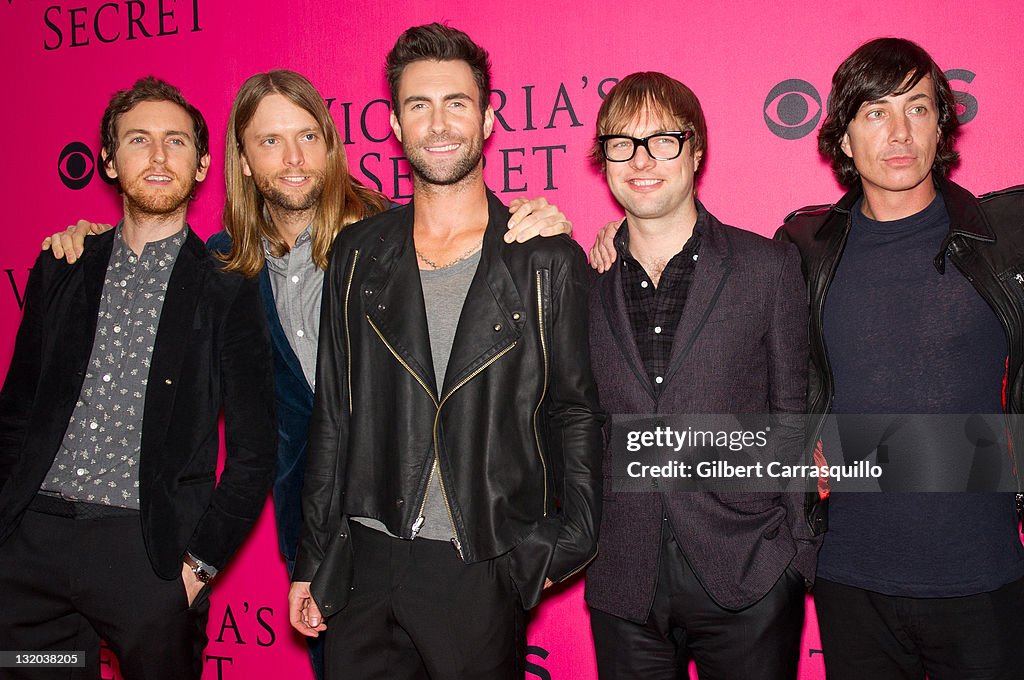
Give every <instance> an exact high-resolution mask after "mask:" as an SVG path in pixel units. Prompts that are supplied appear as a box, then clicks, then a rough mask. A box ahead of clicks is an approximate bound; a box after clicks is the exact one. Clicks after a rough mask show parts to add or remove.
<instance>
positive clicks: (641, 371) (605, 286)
mask: <svg viewBox="0 0 1024 680" xmlns="http://www.w3.org/2000/svg"><path fill="white" fill-rule="evenodd" d="M619 228H620V229H624V228H626V223H625V221H623V222H622V224H621V225H620V227H619ZM597 285H598V292H599V293H600V295H601V309H602V310H603V311H604V314H605V317H606V318H607V319H608V327H609V328H610V330H611V332H612V336H613V337H614V338H615V345H616V347H618V349H619V352H621V353H622V356H623V358H624V359H625V360H626V363H627V364H628V365H629V368H630V370H631V371H632V372H633V375H634V376H636V379H637V382H639V383H640V385H641V386H643V388H644V390H646V391H647V393H648V394H649V395H650V396H651V399H653V400H657V398H658V397H657V394H656V393H655V392H654V386H653V385H652V384H651V378H650V376H648V375H647V369H646V368H644V362H643V359H642V358H641V357H640V350H639V348H638V347H637V346H636V337H634V335H633V324H632V322H631V321H630V320H629V314H628V313H627V312H626V300H625V296H624V293H623V292H622V263H617V264H616V266H614V267H612V269H611V271H609V272H608V274H607V275H605V276H602V277H601V278H600V279H598V282H597Z"/></svg>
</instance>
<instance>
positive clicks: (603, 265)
mask: <svg viewBox="0 0 1024 680" xmlns="http://www.w3.org/2000/svg"><path fill="white" fill-rule="evenodd" d="M620 224H622V220H615V221H613V222H609V223H608V224H606V225H604V226H603V227H601V229H600V230H598V232H597V238H595V239H594V245H593V246H592V247H591V248H590V266H591V267H593V268H594V269H596V270H597V272H598V273H599V274H604V273H605V272H606V271H608V270H609V269H611V268H612V265H613V264H615V259H616V257H618V255H617V254H616V252H615V234H616V233H617V232H618V231H619V225H620Z"/></svg>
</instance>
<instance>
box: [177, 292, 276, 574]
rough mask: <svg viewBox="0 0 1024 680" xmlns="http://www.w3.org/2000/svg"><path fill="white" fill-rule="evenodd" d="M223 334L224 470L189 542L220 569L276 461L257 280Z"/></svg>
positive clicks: (252, 515) (254, 513) (236, 304)
mask: <svg viewBox="0 0 1024 680" xmlns="http://www.w3.org/2000/svg"><path fill="white" fill-rule="evenodd" d="M222 332H223V334H224V339H223V343H222V345H221V349H220V383H221V384H220V389H221V399H222V403H223V404H224V449H225V459H224V469H223V471H222V472H221V475H220V479H219V481H218V483H217V488H216V489H215V490H214V492H213V497H212V498H211V500H210V504H209V506H208V507H207V509H206V512H205V513H204V514H203V517H202V519H201V520H200V521H199V525H198V526H197V527H196V530H195V532H194V533H193V535H192V539H191V541H190V542H189V546H188V550H189V552H191V553H192V554H193V555H195V556H196V557H197V558H199V559H201V560H203V561H204V562H209V563H210V564H212V565H213V566H215V567H217V568H218V569H219V568H222V567H223V566H224V565H225V564H226V563H227V561H228V560H229V559H230V557H231V555H233V554H234V552H235V551H236V550H237V549H238V547H239V546H240V545H241V544H242V542H243V541H244V540H245V537H246V536H247V535H248V533H249V531H250V530H251V529H252V527H253V525H254V524H255V523H256V520H257V519H259V516H260V512H261V511H262V509H263V504H264V503H265V501H266V498H267V491H268V490H269V489H270V484H271V482H272V480H273V475H274V466H275V463H276V459H277V417H276V414H275V410H274V378H273V364H272V359H271V353H270V336H269V333H268V332H267V324H266V319H265V317H264V315H263V309H262V307H261V305H260V300H259V291H258V289H257V286H256V280H255V279H245V280H244V281H243V282H242V283H241V285H240V286H239V289H238V291H237V292H236V294H235V298H234V300H233V301H232V302H231V306H230V308H229V309H228V311H227V317H226V319H225V320H224V324H223V327H222Z"/></svg>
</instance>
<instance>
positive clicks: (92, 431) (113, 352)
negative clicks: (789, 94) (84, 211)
mask: <svg viewBox="0 0 1024 680" xmlns="http://www.w3.org/2000/svg"><path fill="white" fill-rule="evenodd" d="M121 229H122V225H121V224H118V225H117V232H116V234H115V237H114V246H113V250H112V252H111V254H110V262H109V264H108V265H107V275H106V279H105V280H104V282H103V293H102V294H101V296H100V309H99V315H98V318H97V323H96V338H95V340H94V341H93V347H92V355H91V356H90V358H89V368H88V371H87V372H86V374H85V381H84V382H83V383H82V392H81V393H80V394H79V396H78V402H77V403H76V404H75V410H74V412H73V413H72V415H71V422H70V423H68V429H67V432H65V433H64V441H63V442H62V443H61V447H60V450H59V451H58V452H57V457H56V459H55V460H54V461H53V465H52V466H51V467H50V472H49V473H48V474H47V476H46V479H45V480H44V482H43V486H42V489H43V490H44V491H55V492H59V493H60V494H61V495H62V496H63V497H65V498H69V499H72V500H77V501H85V502H88V503H99V504H103V505H115V506H119V507H122V508H133V509H138V507H139V474H138V469H139V468H138V465H139V452H140V450H141V445H142V412H143V405H144V404H145V401H146V382H147V381H148V378H149V363H150V359H151V358H152V356H153V344H154V342H155V341H156V331H157V327H158V326H159V325H160V312H161V310H162V309H163V306H164V296H165V294H166V292H167V283H168V281H169V280H170V278H171V269H172V268H173V267H174V262H175V260H176V259H177V257H178V252H179V251H180V250H181V246H182V244H183V243H185V237H186V236H187V234H188V226H186V227H185V228H184V229H182V230H181V231H179V232H178V233H177V234H174V235H173V236H169V237H167V238H165V239H162V240H160V241H153V242H152V243H147V244H146V245H145V247H144V248H143V250H142V254H141V255H139V256H136V255H135V253H134V252H132V250H131V248H129V247H128V245H127V244H126V243H125V242H124V240H123V238H122V235H121Z"/></svg>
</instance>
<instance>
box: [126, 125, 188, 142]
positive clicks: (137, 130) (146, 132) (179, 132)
mask: <svg viewBox="0 0 1024 680" xmlns="http://www.w3.org/2000/svg"><path fill="white" fill-rule="evenodd" d="M139 134H142V135H151V134H153V133H152V132H150V131H149V130H143V129H141V128H133V129H131V130H125V131H124V135H122V136H123V137H128V136H131V135H139ZM166 135H167V136H168V137H169V136H171V135H178V136H180V137H185V138H187V139H189V140H191V139H192V135H191V134H189V133H188V132H183V131H182V130H167V132H166Z"/></svg>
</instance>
